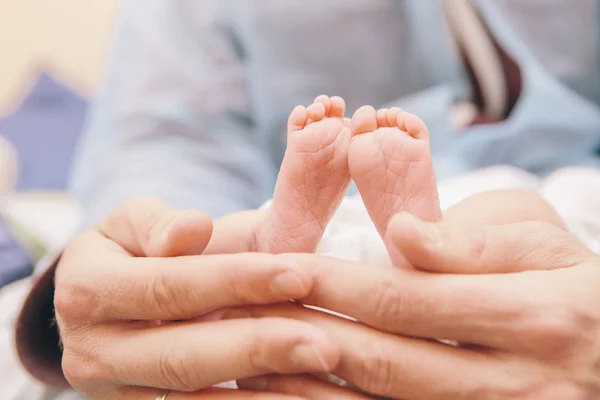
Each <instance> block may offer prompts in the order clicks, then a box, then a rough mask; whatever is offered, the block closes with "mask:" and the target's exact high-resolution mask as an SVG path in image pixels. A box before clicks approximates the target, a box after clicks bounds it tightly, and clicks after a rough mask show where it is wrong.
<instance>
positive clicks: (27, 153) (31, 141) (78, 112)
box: [0, 73, 87, 257]
mask: <svg viewBox="0 0 600 400" xmlns="http://www.w3.org/2000/svg"><path fill="white" fill-rule="evenodd" d="M86 108H87V104H86V102H85V100H84V99H82V98H80V97H79V96H77V95H76V94H74V93H73V92H72V91H70V90H69V89H68V88H67V87H65V86H63V85H62V84H61V83H59V82H58V81H56V80H55V79H53V78H52V77H51V76H49V75H47V74H44V73H42V74H41V75H40V77H39V79H38V81H37V83H36V84H35V85H34V87H33V88H32V90H31V92H30V93H29V95H28V96H27V98H26V99H25V102H24V103H23V104H22V106H21V107H20V108H19V109H18V110H17V111H16V112H15V113H13V114H12V115H9V116H8V117H6V118H4V119H0V135H2V136H4V137H5V138H6V139H8V141H10V142H11V143H12V144H13V146H14V147H15V148H16V150H17V153H18V155H19V164H20V165H19V169H20V176H19V182H18V186H17V190H30V189H33V190H36V189H49V190H62V189H64V188H65V187H66V182H67V176H68V170H69V167H70V164H71V158H72V155H73V152H74V149H75V145H76V142H77V140H78V138H79V135H80V132H81V130H82V127H83V122H84V118H85V112H86ZM0 257H2V255H1V254H0Z"/></svg>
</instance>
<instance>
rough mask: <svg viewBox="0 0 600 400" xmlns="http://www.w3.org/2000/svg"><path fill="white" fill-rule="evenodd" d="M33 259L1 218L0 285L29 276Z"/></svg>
mask: <svg viewBox="0 0 600 400" xmlns="http://www.w3.org/2000/svg"><path fill="white" fill-rule="evenodd" d="M32 271H33V261H32V260H31V257H30V256H29V254H28V252H27V251H26V250H25V249H24V248H23V247H22V246H21V245H19V243H18V242H17V241H16V240H15V238H14V237H13V235H12V234H11V232H10V230H9V229H8V226H7V225H6V222H5V221H3V220H0V287H2V286H5V285H8V284H9V283H12V282H14V281H17V280H19V279H22V278H25V277H27V276H29V275H30V274H31V273H32Z"/></svg>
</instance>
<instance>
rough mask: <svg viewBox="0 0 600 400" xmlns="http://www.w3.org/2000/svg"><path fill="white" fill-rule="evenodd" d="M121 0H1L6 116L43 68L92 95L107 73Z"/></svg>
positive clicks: (0, 105) (1, 99) (1, 101)
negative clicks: (105, 64)
mask: <svg viewBox="0 0 600 400" xmlns="http://www.w3.org/2000/svg"><path fill="white" fill-rule="evenodd" d="M119 3H120V0H43V1H40V0H0V114H3V113H4V112H6V111H7V109H10V108H12V107H13V106H14V105H15V104H16V103H18V101H19V99H20V97H21V94H22V93H23V92H24V91H26V90H27V88H28V87H29V85H31V83H32V81H33V80H34V79H35V76H34V73H35V71H36V70H37V69H38V68H39V67H40V66H45V67H46V68H48V69H50V70H51V71H52V72H53V73H54V74H55V75H57V76H58V77H60V78H61V79H63V80H65V81H66V82H67V83H68V84H70V85H71V86H73V87H74V88H76V89H77V90H78V91H79V92H80V93H81V94H84V95H87V94H90V93H91V92H92V91H93V90H94V88H95V87H96V85H97V84H98V81H99V79H100V78H101V75H102V70H103V67H104V59H105V55H106V52H107V49H108V46H109V42H110V38H111V32H112V28H113V25H114V21H115V17H116V15H117V11H118V5H119Z"/></svg>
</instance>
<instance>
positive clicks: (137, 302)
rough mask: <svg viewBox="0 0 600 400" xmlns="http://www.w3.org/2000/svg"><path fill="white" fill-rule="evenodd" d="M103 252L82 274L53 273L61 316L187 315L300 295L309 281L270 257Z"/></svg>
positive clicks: (164, 317) (94, 318) (135, 317)
mask: <svg viewBox="0 0 600 400" xmlns="http://www.w3.org/2000/svg"><path fill="white" fill-rule="evenodd" d="M84 248H85V246H84ZM103 256H104V258H102V259H101V260H98V261H90V262H89V264H87V265H86V266H81V267H82V268H84V269H85V271H83V270H79V272H80V273H78V274H77V277H75V276H74V275H73V274H67V273H62V272H64V271H59V272H60V273H58V274H57V278H56V288H57V290H56V296H55V305H56V309H57V312H58V313H59V314H60V315H61V316H62V317H67V318H70V319H71V320H74V321H78V320H84V321H87V322H90V321H96V322H99V321H113V320H182V319H190V318H194V317H197V316H199V315H201V314H204V313H207V312H210V311H214V310H216V309H219V308H223V307H232V306H237V305H245V304H269V303H277V302H281V301H287V300H289V299H298V298H301V297H304V296H306V294H308V293H309V291H310V290H311V287H312V284H313V279H312V276H311V275H310V273H309V270H307V269H305V268H302V267H301V266H297V265H295V263H294V261H293V260H291V259H288V258H284V257H278V256H275V255H270V254H258V253H247V254H234V255H210V256H195V257H193V256H190V257H178V258H170V259H167V258H145V257H140V258H133V257H123V256H122V255H118V254H117V255H115V254H104V255H103ZM69 257H75V258H76V257H77V254H75V253H67V254H65V256H64V262H65V263H66V262H68V261H69ZM94 262H102V265H99V266H97V267H95V266H94V265H93V264H94ZM74 305H76V306H74Z"/></svg>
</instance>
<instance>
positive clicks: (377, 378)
mask: <svg viewBox="0 0 600 400" xmlns="http://www.w3.org/2000/svg"><path fill="white" fill-rule="evenodd" d="M356 365H357V366H358V370H357V371H356V372H357V376H358V384H357V385H358V386H359V387H360V388H361V389H362V390H364V391H366V392H368V393H374V394H380V395H389V394H390V393H392V392H393V382H394V371H393V370H394V366H393V364H392V361H391V359H390V354H389V352H387V351H385V349H383V348H382V347H381V346H379V345H377V344H375V343H373V344H371V345H369V346H367V348H365V349H364V350H363V351H362V353H361V354H360V355H359V359H358V363H356Z"/></svg>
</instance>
